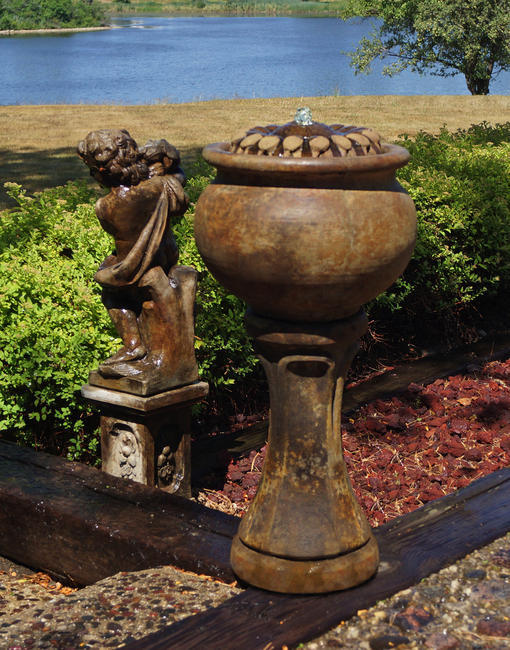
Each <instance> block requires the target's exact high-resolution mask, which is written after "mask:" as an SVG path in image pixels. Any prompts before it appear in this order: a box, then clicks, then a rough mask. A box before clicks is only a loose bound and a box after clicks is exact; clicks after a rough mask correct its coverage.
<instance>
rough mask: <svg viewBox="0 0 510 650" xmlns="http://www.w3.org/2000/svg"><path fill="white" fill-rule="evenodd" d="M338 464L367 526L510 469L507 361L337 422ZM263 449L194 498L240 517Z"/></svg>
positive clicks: (416, 388) (414, 389)
mask: <svg viewBox="0 0 510 650" xmlns="http://www.w3.org/2000/svg"><path fill="white" fill-rule="evenodd" d="M342 436H343V444H344V451H345V459H346V463H347V467H348V470H349V474H350V477H351V481H352V484H353V488H354V492H355V493H356V496H357V498H358V500H359V502H360V504H361V506H362V507H363V510H364V511H365V514H366V515H367V517H368V520H369V522H370V524H371V525H372V526H378V525H380V524H382V523H385V522H386V521H388V520H390V519H392V518H393V517H396V516H397V515H403V514H406V513H408V512H411V511H412V510H414V509H415V508H418V507H419V506H421V505H423V504H425V503H427V502H429V501H433V500H434V499H437V498H439V497H442V496H444V495H445V494H450V493H451V492H454V491H455V490H457V489H458V488H461V487H465V486H466V485H468V484H469V483H471V482H472V481H474V480H475V479H478V478H480V477H482V476H485V475H487V474H490V473H491V472H494V471H496V470H498V469H501V468H503V467H506V466H508V465H509V464H510V359H509V360H507V361H504V362H498V361H495V362H491V363H488V364H486V365H485V366H484V367H483V368H481V369H480V370H479V371H478V372H474V373H467V374H461V375H456V376H453V377H448V378H447V379H437V380H436V381H434V382H433V383H431V384H428V385H427V386H422V385H418V384H410V385H409V386H408V388H407V390H406V392H405V393H403V394H401V395H399V396H398V397H393V398H391V399H385V400H381V399H378V400H375V401H374V402H371V403H369V404H367V405H366V406H363V407H362V408H360V409H359V410H358V411H357V412H356V413H355V414H353V415H352V416H351V417H349V418H345V417H344V421H343V423H342ZM265 452H266V447H265V446H264V447H262V449H260V450H259V451H252V452H251V453H250V455H249V456H248V457H246V458H242V459H240V460H237V461H231V462H230V464H229V467H228V473H227V476H226V480H225V484H224V486H223V488H222V489H221V490H219V491H212V490H206V491H204V492H202V493H201V496H200V500H201V501H202V502H204V503H205V504H206V505H208V506H210V507H215V508H218V509H221V510H224V511H226V512H230V513H232V514H238V515H241V516H242V514H243V513H244V512H245V511H246V509H247V507H248V505H249V503H250V502H251V500H252V499H253V497H254V496H255V493H256V491H257V486H258V483H259V480H260V476H261V469H262V465H263V462H264V458H265Z"/></svg>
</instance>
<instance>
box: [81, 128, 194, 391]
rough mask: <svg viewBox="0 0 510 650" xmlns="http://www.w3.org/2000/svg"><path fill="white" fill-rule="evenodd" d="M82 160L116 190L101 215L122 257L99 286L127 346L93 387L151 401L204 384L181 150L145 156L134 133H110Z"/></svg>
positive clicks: (86, 148)
mask: <svg viewBox="0 0 510 650" xmlns="http://www.w3.org/2000/svg"><path fill="white" fill-rule="evenodd" d="M78 154H79V155H80V157H81V158H82V159H83V161H84V162H85V164H86V165H87V166H88V167H89V169H90V173H91V175H92V176H93V177H94V178H95V179H96V180H97V181H98V182H99V183H100V184H101V185H103V186H104V187H107V188H109V190H110V191H109V193H108V194H107V195H106V196H105V197H103V198H100V199H99V200H98V201H97V203H96V214H97V216H98V219H99V221H100V223H101V226H102V227H103V228H104V230H105V231H106V232H108V233H109V234H111V235H113V237H114V240H115V251H114V252H113V253H112V255H109V256H108V257H107V258H106V259H105V260H104V261H103V263H102V264H101V266H100V267H99V269H98V271H97V273H96V274H95V276H94V279H95V280H96V281H97V282H98V283H99V284H100V285H101V286H102V289H103V291H102V300H103V304H104V305H105V307H106V309H107V310H108V313H109V315H110V317H111V319H112V321H113V323H114V325H115V327H116V329H117V332H118V334H119V336H120V337H121V339H122V343H123V346H122V347H121V349H120V350H119V351H118V352H116V353H115V354H114V355H113V356H111V357H110V358H109V359H107V360H106V361H104V362H103V363H101V364H100V366H99V368H98V369H97V371H93V372H92V373H91V375H90V378H89V382H90V384H92V385H96V386H102V387H105V388H110V389H114V390H120V391H124V392H128V393H133V394H138V395H151V394H154V393H156V392H161V391H163V390H167V389H169V388H173V387H176V386H182V385H185V384H189V383H192V382H194V381H196V380H197V379H198V371H197V365H196V361H195V354H194V346H193V339H194V329H193V305H194V300H195V291H196V271H195V270H194V269H193V268H192V267H188V266H178V265H177V261H178V255H179V253H178V249H177V245H176V242H175V239H174V236H173V233H172V229H171V224H170V220H171V217H175V216H180V215H182V214H184V212H185V210H186V208H187V205H188V199H187V196H186V194H185V193H184V190H183V184H184V181H185V179H184V174H183V172H182V170H181V169H180V167H179V163H180V157H179V153H178V151H177V149H176V148H175V147H173V146H172V145H171V144H169V143H168V142H167V141H166V140H155V141H152V140H151V141H149V142H148V143H147V144H146V145H145V146H144V147H141V148H139V147H138V146H137V144H136V142H135V141H134V140H133V138H132V137H131V136H130V135H129V133H128V132H127V131H126V130H124V129H121V130H106V129H104V130H99V131H92V132H91V133H89V134H88V135H87V137H86V138H85V139H84V140H82V141H81V142H80V143H79V145H78Z"/></svg>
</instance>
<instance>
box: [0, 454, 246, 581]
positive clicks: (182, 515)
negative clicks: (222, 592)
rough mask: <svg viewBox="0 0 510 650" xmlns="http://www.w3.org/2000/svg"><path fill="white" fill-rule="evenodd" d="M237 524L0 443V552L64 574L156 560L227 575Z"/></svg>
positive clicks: (105, 571)
mask: <svg viewBox="0 0 510 650" xmlns="http://www.w3.org/2000/svg"><path fill="white" fill-rule="evenodd" d="M237 525H238V521H237V520H236V519H234V518H232V517H229V516H228V515H224V514H223V513H221V512H216V511H213V510H208V509H207V508H205V507H203V506H201V505H198V504H196V503H193V502H192V501H189V500H187V499H184V498H182V497H177V496H174V495H172V494H168V493H167V492H164V491H162V490H158V489H156V488H149V487H146V486H144V485H141V484H140V483H135V482H132V481H126V480H124V479H121V478H117V477H115V476H110V475H108V474H105V473H103V472H101V471H99V470H97V469H94V468H92V467H88V466H86V465H81V464H80V463H71V462H69V461H66V460H64V459H62V458H58V457H56V456H50V455H49V454H45V453H42V452H35V451H33V450H31V449H25V448H21V447H17V446H16V445H12V444H9V443H5V442H2V443H0V531H2V533H1V535H0V554H1V555H4V556H6V557H8V558H10V559H12V560H15V561H17V562H19V563H21V564H25V565H26V566H30V567H34V568H37V569H40V570H42V571H47V572H48V573H52V574H54V575H56V576H59V577H60V578H62V579H64V580H65V581H67V582H69V581H72V582H75V583H77V584H80V585H88V584H92V583H94V582H97V580H101V579H102V578H105V577H107V576H110V575H113V574H114V573H117V572H118V571H136V570H139V569H143V568H149V567H154V566H158V565H162V564H172V565H174V566H176V567H178V568H181V569H185V570H187V571H194V572H196V573H200V574H207V575H211V576H215V577H217V578H220V579H221V580H224V581H226V582H232V581H233V580H235V577H234V575H233V573H232V569H231V568H230V562H229V553H230V544H231V539H232V536H233V535H234V534H235V531H236V529H237Z"/></svg>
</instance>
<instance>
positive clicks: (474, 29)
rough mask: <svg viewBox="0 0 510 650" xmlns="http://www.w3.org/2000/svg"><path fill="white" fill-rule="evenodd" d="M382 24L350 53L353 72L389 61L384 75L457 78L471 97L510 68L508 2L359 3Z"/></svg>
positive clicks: (396, 0) (382, 0) (377, 0)
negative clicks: (411, 73) (407, 73)
mask: <svg viewBox="0 0 510 650" xmlns="http://www.w3.org/2000/svg"><path fill="white" fill-rule="evenodd" d="M360 1H361V7H362V12H363V13H364V15H376V16H377V17H378V18H380V19H381V20H382V21H383V22H382V24H381V25H380V26H379V27H378V28H376V29H375V31H374V32H373V33H372V34H371V37H370V38H363V39H362V40H361V42H360V44H359V46H358V48H357V49H356V50H355V51H354V52H351V53H350V56H351V65H353V66H354V68H355V69H356V71H357V72H369V71H370V65H371V63H372V62H373V61H374V59H377V58H379V59H386V60H388V59H390V60H392V62H391V63H390V64H389V65H386V66H385V68H384V74H389V75H392V74H396V73H398V72H401V71H402V70H404V69H405V68H409V69H411V70H413V71H416V72H420V73H423V72H425V71H427V72H429V73H430V74H434V75H438V76H441V77H448V76H453V75H455V74H457V73H459V72H460V73H462V74H463V75H464V77H465V78H466V83H467V87H468V89H469V91H470V92H471V93H472V94H473V95H487V94H488V92H489V85H490V81H491V79H492V78H493V77H494V76H495V75H497V74H498V72H500V71H502V70H507V69H509V68H510V0H360Z"/></svg>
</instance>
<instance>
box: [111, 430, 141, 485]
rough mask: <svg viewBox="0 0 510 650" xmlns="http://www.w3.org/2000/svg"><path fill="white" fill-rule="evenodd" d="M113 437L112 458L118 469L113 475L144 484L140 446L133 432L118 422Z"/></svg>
mask: <svg viewBox="0 0 510 650" xmlns="http://www.w3.org/2000/svg"><path fill="white" fill-rule="evenodd" d="M111 435H112V436H113V438H114V440H115V442H114V444H113V450H112V451H113V454H112V456H113V461H114V465H115V467H116V471H115V472H112V473H114V474H115V475H116V476H120V477H121V478H129V479H131V480H133V481H138V482H143V478H142V465H141V457H140V446H139V444H138V440H137V438H136V436H135V434H134V432H133V430H132V429H131V428H130V427H128V426H127V425H126V424H121V423H119V422H117V423H116V424H115V426H114V427H113V428H112V430H111Z"/></svg>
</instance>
